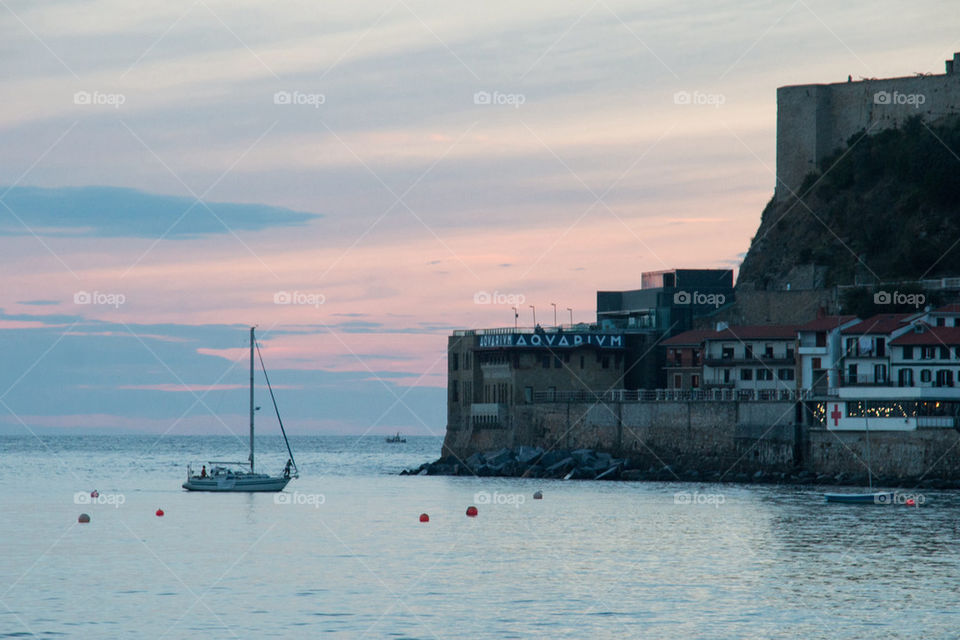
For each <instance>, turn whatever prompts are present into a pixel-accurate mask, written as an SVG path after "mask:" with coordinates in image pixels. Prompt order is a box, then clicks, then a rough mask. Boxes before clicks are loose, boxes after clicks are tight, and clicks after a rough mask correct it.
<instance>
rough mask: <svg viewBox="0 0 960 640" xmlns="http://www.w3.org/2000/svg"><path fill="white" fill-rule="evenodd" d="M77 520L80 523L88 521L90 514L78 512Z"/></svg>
mask: <svg viewBox="0 0 960 640" xmlns="http://www.w3.org/2000/svg"><path fill="white" fill-rule="evenodd" d="M77 522H80V523H86V522H90V516H88V515H87V514H85V513H81V514H80V517H79V518H77Z"/></svg>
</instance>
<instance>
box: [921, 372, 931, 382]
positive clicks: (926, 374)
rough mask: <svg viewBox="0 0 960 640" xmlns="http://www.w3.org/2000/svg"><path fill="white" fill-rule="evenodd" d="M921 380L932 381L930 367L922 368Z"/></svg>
mask: <svg viewBox="0 0 960 640" xmlns="http://www.w3.org/2000/svg"><path fill="white" fill-rule="evenodd" d="M920 382H930V369H921V370H920Z"/></svg>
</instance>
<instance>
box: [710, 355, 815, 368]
mask: <svg viewBox="0 0 960 640" xmlns="http://www.w3.org/2000/svg"><path fill="white" fill-rule="evenodd" d="M703 364H705V365H708V366H711V367H733V366H736V365H744V364H746V365H755V366H764V365H767V366H770V367H774V366H787V365H790V366H792V365H794V364H796V359H795V358H794V356H793V355H790V356H756V355H754V356H750V357H749V358H723V357H720V358H717V357H710V356H708V357H706V358H704V359H703Z"/></svg>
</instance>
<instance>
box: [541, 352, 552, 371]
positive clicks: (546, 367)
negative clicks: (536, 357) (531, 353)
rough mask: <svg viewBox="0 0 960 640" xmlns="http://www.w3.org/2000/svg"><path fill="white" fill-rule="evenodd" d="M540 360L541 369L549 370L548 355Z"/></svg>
mask: <svg viewBox="0 0 960 640" xmlns="http://www.w3.org/2000/svg"><path fill="white" fill-rule="evenodd" d="M540 360H541V361H542V363H543V368H544V369H549V368H550V356H548V355H547V356H543V357H542V358H541V359H540Z"/></svg>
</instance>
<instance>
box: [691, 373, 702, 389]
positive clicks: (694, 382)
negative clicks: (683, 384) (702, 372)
mask: <svg viewBox="0 0 960 640" xmlns="http://www.w3.org/2000/svg"><path fill="white" fill-rule="evenodd" d="M690 386H691V387H693V388H694V389H699V388H700V376H699V375H697V374H693V375H692V376H690Z"/></svg>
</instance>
